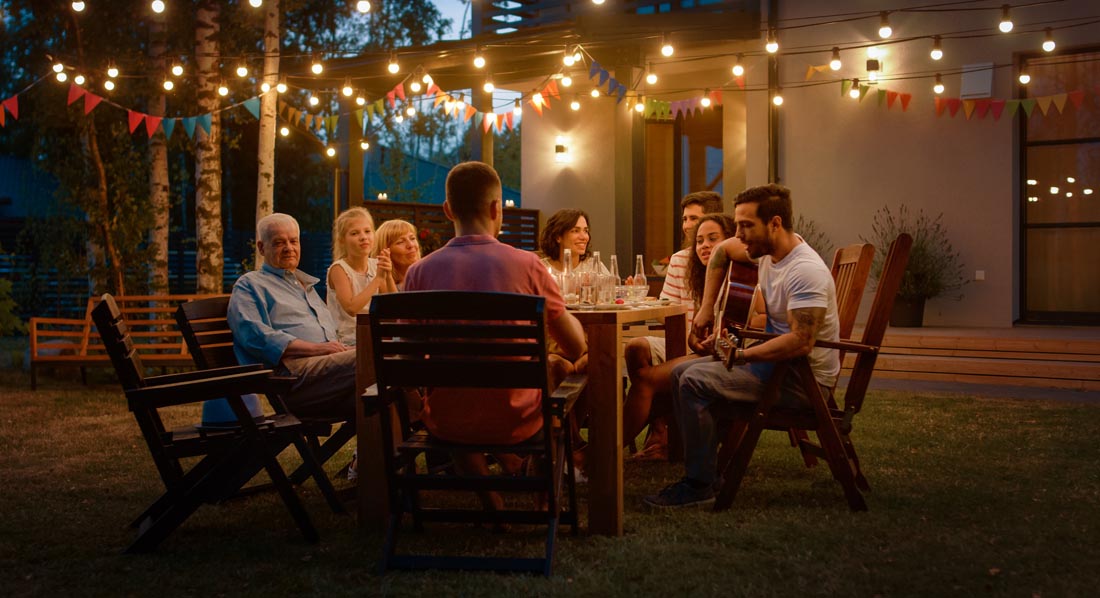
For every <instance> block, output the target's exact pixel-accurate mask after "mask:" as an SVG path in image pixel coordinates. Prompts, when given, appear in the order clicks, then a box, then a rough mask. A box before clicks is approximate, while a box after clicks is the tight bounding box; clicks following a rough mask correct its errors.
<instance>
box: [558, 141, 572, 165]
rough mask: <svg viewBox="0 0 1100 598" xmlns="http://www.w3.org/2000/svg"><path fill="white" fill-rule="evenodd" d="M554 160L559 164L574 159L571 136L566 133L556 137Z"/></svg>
mask: <svg viewBox="0 0 1100 598" xmlns="http://www.w3.org/2000/svg"><path fill="white" fill-rule="evenodd" d="M554 161H555V162H557V163H558V164H568V163H569V162H572V161H573V154H572V152H570V151H569V138H568V137H566V136H564V135H558V136H557V137H555V138H554Z"/></svg>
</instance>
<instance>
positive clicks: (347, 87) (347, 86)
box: [340, 81, 355, 98]
mask: <svg viewBox="0 0 1100 598" xmlns="http://www.w3.org/2000/svg"><path fill="white" fill-rule="evenodd" d="M340 93H342V94H344V97H345V98H350V97H351V94H353V93H355V89H354V88H352V86H351V81H344V87H343V88H342V89H341V90H340Z"/></svg>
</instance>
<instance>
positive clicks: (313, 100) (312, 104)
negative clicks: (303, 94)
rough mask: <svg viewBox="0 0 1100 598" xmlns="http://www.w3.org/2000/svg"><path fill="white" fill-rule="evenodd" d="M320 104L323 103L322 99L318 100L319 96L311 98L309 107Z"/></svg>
mask: <svg viewBox="0 0 1100 598" xmlns="http://www.w3.org/2000/svg"><path fill="white" fill-rule="evenodd" d="M320 103H321V98H318V97H317V96H309V105H310V106H316V105H317V104H320Z"/></svg>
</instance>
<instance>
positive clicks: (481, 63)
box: [474, 48, 485, 69]
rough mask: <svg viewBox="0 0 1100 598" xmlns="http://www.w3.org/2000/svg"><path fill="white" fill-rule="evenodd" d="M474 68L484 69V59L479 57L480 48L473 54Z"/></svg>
mask: <svg viewBox="0 0 1100 598" xmlns="http://www.w3.org/2000/svg"><path fill="white" fill-rule="evenodd" d="M474 68H475V69H483V68H485V57H484V56H482V55H481V48H478V49H477V52H476V53H475V54H474Z"/></svg>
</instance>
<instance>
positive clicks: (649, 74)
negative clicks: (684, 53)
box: [645, 62, 736, 85]
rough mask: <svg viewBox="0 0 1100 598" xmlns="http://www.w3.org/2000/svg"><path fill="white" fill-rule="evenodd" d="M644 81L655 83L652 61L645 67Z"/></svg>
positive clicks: (655, 74)
mask: <svg viewBox="0 0 1100 598" xmlns="http://www.w3.org/2000/svg"><path fill="white" fill-rule="evenodd" d="M735 68H736V67H735ZM645 82H646V84H648V85H656V84H657V73H654V72H653V63H652V62H651V63H649V67H648V68H646V73H645Z"/></svg>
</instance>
